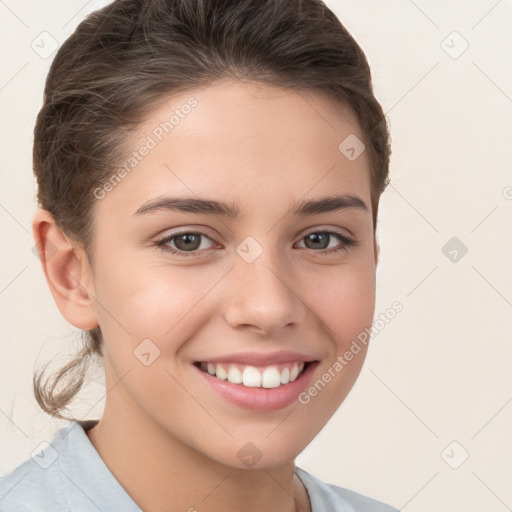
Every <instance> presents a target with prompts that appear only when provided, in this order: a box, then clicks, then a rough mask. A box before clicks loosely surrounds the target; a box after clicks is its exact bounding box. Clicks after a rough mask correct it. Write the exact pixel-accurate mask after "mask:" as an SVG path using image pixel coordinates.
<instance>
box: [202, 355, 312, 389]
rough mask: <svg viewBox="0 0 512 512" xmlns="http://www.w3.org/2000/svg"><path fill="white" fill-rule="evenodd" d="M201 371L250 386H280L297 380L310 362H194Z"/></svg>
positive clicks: (232, 382) (270, 387)
mask: <svg viewBox="0 0 512 512" xmlns="http://www.w3.org/2000/svg"><path fill="white" fill-rule="evenodd" d="M194 364H195V365H196V366H197V367H198V368H199V369H200V370H201V371H203V372H205V373H208V374H210V375H211V376H213V377H216V378H217V379H219V380H224V381H228V382H230V383H231V384H240V385H241V386H245V387H249V388H266V389H272V388H278V387H281V386H284V385H286V384H289V383H290V382H293V381H295V380H296V379H297V378H298V377H299V376H300V375H301V374H302V373H303V372H304V371H305V370H306V369H307V366H308V364H309V363H307V362H304V361H290V362H286V363H279V364H273V365H269V366H264V367H260V366H251V365H241V364H234V363H209V362H205V361H198V362H196V363H194Z"/></svg>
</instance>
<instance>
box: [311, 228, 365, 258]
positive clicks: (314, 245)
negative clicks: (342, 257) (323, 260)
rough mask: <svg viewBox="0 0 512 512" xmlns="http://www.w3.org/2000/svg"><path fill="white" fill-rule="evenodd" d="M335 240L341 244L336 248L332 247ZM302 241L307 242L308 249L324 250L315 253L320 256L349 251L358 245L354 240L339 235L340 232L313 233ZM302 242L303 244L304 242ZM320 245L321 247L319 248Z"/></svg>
mask: <svg viewBox="0 0 512 512" xmlns="http://www.w3.org/2000/svg"><path fill="white" fill-rule="evenodd" d="M333 239H335V240H336V239H337V240H338V241H339V242H341V243H338V244H337V245H335V246H334V248H333V247H332V246H331V247H330V248H329V246H330V242H331V241H332V240H333ZM302 240H304V241H305V245H306V248H307V249H322V250H320V251H315V252H316V253H318V254H333V253H336V252H339V251H348V250H349V249H350V248H351V247H354V246H356V245H357V243H358V242H357V241H356V240H354V239H353V238H349V237H348V236H346V235H344V234H342V233H339V232H338V231H331V230H325V231H313V232H312V233H309V234H308V235H306V236H305V237H304V238H302ZM302 240H301V242H302ZM326 243H327V245H326ZM318 245H320V247H318Z"/></svg>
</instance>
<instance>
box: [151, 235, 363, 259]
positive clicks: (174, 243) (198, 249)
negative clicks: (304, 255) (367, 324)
mask: <svg viewBox="0 0 512 512" xmlns="http://www.w3.org/2000/svg"><path fill="white" fill-rule="evenodd" d="M202 239H207V240H209V241H210V242H213V241H212V239H211V238H210V237H209V236H208V235H205V234H204V233H201V232H197V231H184V232H182V233H174V234H172V235H169V236H166V237H165V238H162V239H161V240H158V241H157V242H155V245H156V246H157V247H158V248H160V249H161V250H162V251H165V252H167V253H171V254H173V255H176V256H183V257H188V256H200V255H202V254H204V253H206V252H208V251H207V250H206V249H208V248H211V247H212V246H213V244H211V245H210V247H206V248H205V247H204V245H203V244H202ZM333 240H338V244H336V245H334V247H333V246H332V245H331V242H332V241H333ZM302 241H305V248H306V249H312V250H313V251H314V252H315V253H317V254H333V253H337V252H339V251H348V250H349V249H350V248H352V247H354V246H356V245H357V244H358V242H357V241H356V240H354V239H352V238H350V237H348V236H346V235H344V234H342V233H339V232H338V231H331V230H323V231H313V232H311V233H309V234H308V235H306V236H305V237H303V238H302V239H301V242H302ZM318 249H320V250H318Z"/></svg>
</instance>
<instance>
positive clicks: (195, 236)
mask: <svg viewBox="0 0 512 512" xmlns="http://www.w3.org/2000/svg"><path fill="white" fill-rule="evenodd" d="M201 238H207V239H208V240H210V241H211V238H210V237H209V236H207V235H205V234H204V233H198V232H195V231H185V232H183V233H175V234H173V235H170V236H166V237H165V238H162V240H159V241H158V242H156V244H155V245H156V246H157V247H159V248H160V249H162V250H163V251H165V252H170V253H171V254H176V255H178V256H185V257H186V256H197V255H200V254H203V252H205V251H204V248H203V250H199V248H200V247H201V245H202V244H201ZM171 243H173V244H174V247H172V246H171V245H170V244H171ZM189 253H190V254H189Z"/></svg>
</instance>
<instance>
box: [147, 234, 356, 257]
mask: <svg viewBox="0 0 512 512" xmlns="http://www.w3.org/2000/svg"><path fill="white" fill-rule="evenodd" d="M319 233H321V234H328V235H331V236H334V237H336V238H337V239H338V240H339V241H341V242H342V244H340V246H338V247H337V248H334V249H323V250H321V251H315V250H314V249H311V250H312V251H313V252H315V253H317V254H334V253H338V252H340V251H349V250H350V249H351V248H353V247H355V246H356V245H357V244H358V243H359V242H358V241H357V240H355V239H353V238H349V237H347V236H345V235H343V234H341V233H339V232H338V231H331V230H322V231H312V232H311V233H308V234H307V235H304V236H303V237H302V238H301V241H302V240H303V239H304V238H306V237H308V236H310V235H313V234H319ZM183 235H200V236H203V237H206V238H208V239H210V240H211V238H210V237H209V236H208V235H205V234H204V233H200V232H197V231H183V232H182V233H174V234H173V235H170V236H167V237H165V238H162V239H161V240H158V241H157V242H155V246H156V247H158V248H159V249H161V250H162V251H164V252H166V253H171V254H173V255H176V256H180V257H181V256H183V257H189V256H200V255H202V254H204V253H206V252H208V250H202V251H198V250H196V251H180V250H176V249H173V248H172V247H169V245H167V244H168V243H169V242H170V241H172V240H174V239H175V238H178V237H180V236H183ZM329 241H330V240H329Z"/></svg>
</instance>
